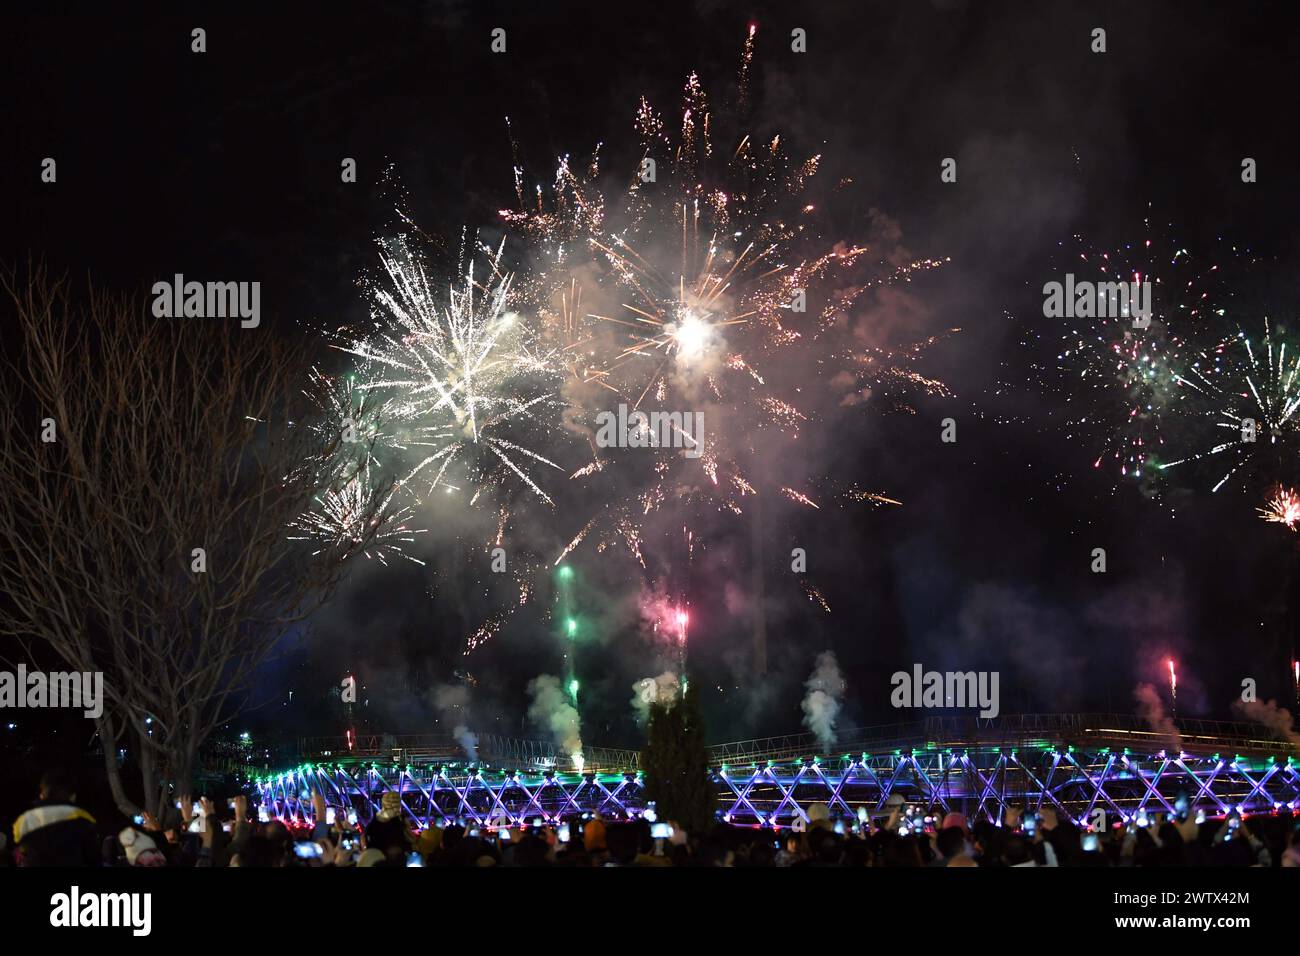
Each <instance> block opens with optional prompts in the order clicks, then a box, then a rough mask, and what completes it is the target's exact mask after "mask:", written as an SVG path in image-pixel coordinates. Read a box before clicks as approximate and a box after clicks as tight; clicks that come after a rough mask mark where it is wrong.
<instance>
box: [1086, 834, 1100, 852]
mask: <svg viewBox="0 0 1300 956" xmlns="http://www.w3.org/2000/svg"><path fill="white" fill-rule="evenodd" d="M1098 845H1099V844H1098V841H1097V834H1095V833H1085V834H1084V835H1083V852H1084V853H1096V852H1097V847H1098Z"/></svg>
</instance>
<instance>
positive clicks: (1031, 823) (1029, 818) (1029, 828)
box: [1024, 813, 1038, 836]
mask: <svg viewBox="0 0 1300 956" xmlns="http://www.w3.org/2000/svg"><path fill="white" fill-rule="evenodd" d="M1024 826H1025V832H1026V833H1027V834H1029V835H1030V836H1033V835H1034V831H1035V830H1036V829H1038V818H1037V817H1035V816H1034V815H1033V814H1032V813H1026V814H1025V823H1024Z"/></svg>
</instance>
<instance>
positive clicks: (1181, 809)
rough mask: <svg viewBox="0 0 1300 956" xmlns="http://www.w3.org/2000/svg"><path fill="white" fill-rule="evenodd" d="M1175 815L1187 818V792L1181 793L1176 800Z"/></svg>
mask: <svg viewBox="0 0 1300 956" xmlns="http://www.w3.org/2000/svg"><path fill="white" fill-rule="evenodd" d="M1174 816H1176V817H1177V818H1178V819H1179V820H1186V819H1187V794H1185V793H1180V794H1179V795H1178V799H1176V800H1175V801H1174Z"/></svg>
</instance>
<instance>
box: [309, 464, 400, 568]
mask: <svg viewBox="0 0 1300 956" xmlns="http://www.w3.org/2000/svg"><path fill="white" fill-rule="evenodd" d="M394 491H395V489H392V488H389V489H387V490H383V489H375V488H372V486H371V483H370V477H369V472H367V471H362V472H359V473H357V474H354V475H352V476H351V477H350V478H348V479H346V480H345V481H344V482H343V483H342V485H341V486H340V487H338V488H334V489H330V490H328V491H326V492H325V494H323V495H319V496H317V497H316V499H315V501H316V504H317V507H316V508H315V509H313V510H312V511H310V512H308V513H307V514H305V515H303V516H302V517H300V518H299V519H298V520H296V521H294V522H293V523H292V524H291V525H290V528H291V530H292V531H295V532H298V533H297V534H290V535H289V540H290V541H311V542H314V543H315V544H316V545H317V549H316V550H315V551H313V552H312V554H313V555H317V554H321V553H322V552H325V551H329V550H332V549H339V550H342V551H349V550H351V549H354V548H359V551H358V553H360V554H363V555H364V556H365V557H367V558H375V559H376V560H378V561H379V563H380V564H383V565H385V566H386V565H387V564H388V559H389V558H404V559H405V560H407V561H412V562H414V563H415V564H421V565H422V564H424V562H423V561H421V560H420V559H419V558H417V557H415V556H414V555H410V554H407V553H406V551H405V550H404V548H403V545H406V544H411V543H414V541H415V535H417V534H423V533H424V531H423V529H420V530H416V529H412V528H410V527H408V525H407V522H409V521H410V520H411V519H412V518H413V517H414V513H415V511H414V508H412V507H410V506H405V507H399V506H396V505H394V503H393V495H394ZM374 504H377V506H378V507H377V508H376V509H374V510H373V511H372V505H374ZM369 514H373V515H374V516H373V517H371V518H370V519H369V520H367V517H366V516H367V515H369Z"/></svg>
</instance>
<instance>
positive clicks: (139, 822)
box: [131, 813, 144, 826]
mask: <svg viewBox="0 0 1300 956" xmlns="http://www.w3.org/2000/svg"><path fill="white" fill-rule="evenodd" d="M131 822H132V823H134V824H135V825H136V826H143V825H144V816H143V815H141V814H139V813H137V814H136V815H135V816H133V817H132V818H131Z"/></svg>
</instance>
